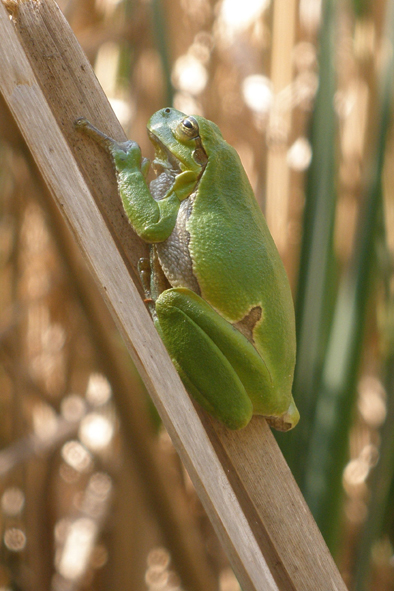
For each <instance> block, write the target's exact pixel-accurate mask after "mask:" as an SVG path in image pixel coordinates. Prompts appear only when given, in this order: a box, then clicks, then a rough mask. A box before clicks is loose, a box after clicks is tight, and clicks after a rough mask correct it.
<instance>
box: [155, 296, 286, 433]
mask: <svg viewBox="0 0 394 591" xmlns="http://www.w3.org/2000/svg"><path fill="white" fill-rule="evenodd" d="M155 310H156V320H155V325H156V328H157V330H158V332H159V333H160V335H161V338H162V339H163V341H164V344H165V345H166V348H167V350H168V352H169V354H170V356H171V358H172V361H173V362H174V364H175V366H176V368H177V370H178V372H179V374H180V376H181V378H182V380H183V382H184V384H185V387H186V389H187V390H188V391H189V393H190V394H191V395H192V396H193V397H194V398H195V399H196V400H197V401H198V402H199V403H200V404H201V405H202V406H203V407H204V408H205V409H206V410H207V411H208V412H209V413H210V414H212V415H213V416H215V417H217V418H218V419H219V420H221V421H222V422H223V423H224V424H225V425H226V426H227V427H229V428H230V429H240V428H242V427H244V426H246V425H247V424H248V422H249V421H250V419H251V417H252V415H253V414H262V415H265V416H272V415H277V416H280V415H283V414H284V413H285V412H286V410H287V409H286V408H283V409H281V408H275V407H273V406H272V400H273V398H275V397H273V396H272V390H273V385H272V380H271V376H270V373H269V371H268V369H267V367H266V365H265V363H264V361H263V359H262V358H261V357H260V355H259V354H258V352H257V351H256V349H255V348H254V347H253V345H252V344H251V343H250V342H249V341H248V340H247V339H246V338H245V337H244V335H242V334H241V333H240V332H239V331H238V330H237V329H236V328H234V327H233V326H232V325H231V324H230V323H229V322H227V321H226V320H225V319H224V318H222V317H221V316H220V315H219V314H218V313H217V312H216V311H215V310H214V309H213V308H212V307H211V306H210V305H209V304H208V303H207V302H205V301H204V300H203V299H202V298H201V297H200V296H198V295H197V294H195V293H194V292H192V291H190V290H188V289H186V288H174V289H169V290H167V291H165V292H163V293H162V294H161V295H160V296H159V297H158V299H157V301H156V305H155Z"/></svg>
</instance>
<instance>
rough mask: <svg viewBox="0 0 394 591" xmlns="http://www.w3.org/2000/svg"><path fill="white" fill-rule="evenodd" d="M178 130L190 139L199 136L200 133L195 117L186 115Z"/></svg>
mask: <svg viewBox="0 0 394 591" xmlns="http://www.w3.org/2000/svg"><path fill="white" fill-rule="evenodd" d="M178 131H179V132H180V133H181V134H182V135H183V136H186V137H187V138H188V139H191V140H192V139H194V138H196V137H198V136H199V134H200V130H199V128H198V123H197V121H196V120H195V119H194V117H185V119H182V121H181V122H180V124H179V125H178Z"/></svg>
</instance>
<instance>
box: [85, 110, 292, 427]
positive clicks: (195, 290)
mask: <svg viewBox="0 0 394 591" xmlns="http://www.w3.org/2000/svg"><path fill="white" fill-rule="evenodd" d="M76 127H77V128H78V129H80V130H82V131H85V132H86V133H88V134H89V135H90V136H91V137H93V138H94V139H95V140H96V141H98V142H99V143H101V145H102V146H104V147H105V148H106V149H107V150H108V151H109V152H110V154H111V156H112V159H113V162H114V165H115V169H116V173H117V182H118V188H119V193H120V197H121V199H122V202H123V206H124V209H125V212H126V214H127V216H128V218H129V220H130V223H131V225H132V226H133V228H134V230H135V231H136V232H137V234H138V235H139V236H140V237H141V238H142V240H144V241H146V242H148V243H149V244H150V245H151V248H150V250H151V255H150V260H145V259H142V260H141V261H140V276H141V279H142V282H143V285H144V289H145V293H146V300H147V302H149V308H150V311H151V315H152V317H153V321H154V323H155V326H156V328H157V330H158V332H159V334H160V336H161V338H162V340H163V342H164V344H165V346H166V348H167V350H168V353H169V354H170V357H171V359H172V361H173V363H174V365H175V367H176V369H177V371H178V372H179V375H180V377H181V379H182V380H183V383H184V385H185V387H186V389H187V390H188V392H189V393H190V394H191V395H192V396H193V397H194V398H195V400H197V402H199V403H200V404H201V405H202V406H203V408H205V409H206V410H207V411H208V413H210V414H211V415H213V416H214V417H216V418H218V419H219V420H220V421H222V422H223V423H224V424H225V425H226V426H227V427H228V428H230V429H240V428H242V427H245V426H246V425H247V424H248V423H249V421H250V419H251V417H252V416H253V415H254V414H258V415H263V416H265V417H266V418H267V421H268V422H269V423H270V424H271V425H272V426H274V427H275V428H277V429H280V430H282V431H286V430H288V429H291V428H292V427H294V426H295V425H296V424H297V422H298V420H299V413H298V410H297V408H296V406H295V403H294V400H293V397H292V393H291V388H292V382H293V373H294V364H295V326H294V324H295V323H294V308H293V302H292V297H291V292H290V286H289V282H288V279H287V276H286V272H285V269H284V266H283V263H282V261H281V258H280V256H279V253H278V251H277V249H276V247H275V244H274V241H273V239H272V237H271V234H270V232H269V230H268V227H267V224H266V221H265V219H264V217H263V214H262V212H261V210H260V208H259V206H258V204H257V201H256V199H255V196H254V193H253V190H252V188H251V186H250V183H249V181H248V178H247V176H246V173H245V171H244V169H243V167H242V164H241V161H240V159H239V156H238V154H237V152H236V151H235V150H234V149H233V148H232V147H231V146H230V145H229V144H227V143H226V142H225V140H224V139H223V136H222V134H221V132H220V130H219V128H218V127H217V126H216V125H215V124H214V123H212V122H211V121H208V120H207V119H204V118H203V117H201V116H198V115H194V116H188V115H185V114H184V113H181V112H180V111H177V110H175V109H172V108H165V109H161V110H160V111H158V112H157V113H155V114H154V115H153V116H152V117H151V119H150V121H149V123H148V134H149V138H150V139H151V141H152V142H153V145H154V148H155V158H154V160H153V167H154V168H155V169H156V173H157V177H156V178H155V179H154V180H153V181H151V182H150V184H148V182H147V174H148V170H149V166H150V163H149V161H148V160H146V159H145V158H141V151H140V148H139V146H138V145H137V144H136V143H135V142H133V141H127V142H124V143H118V142H116V141H115V140H113V139H111V138H109V137H108V136H106V135H104V134H103V133H102V132H100V131H99V130H97V129H96V128H95V127H93V126H92V125H91V124H90V123H89V122H88V121H87V120H86V119H84V118H80V119H78V120H77V121H76Z"/></svg>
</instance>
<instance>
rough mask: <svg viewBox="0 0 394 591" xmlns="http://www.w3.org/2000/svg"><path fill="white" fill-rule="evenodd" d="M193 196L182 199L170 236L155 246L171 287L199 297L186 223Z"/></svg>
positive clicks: (190, 210)
mask: <svg viewBox="0 0 394 591" xmlns="http://www.w3.org/2000/svg"><path fill="white" fill-rule="evenodd" d="M193 201H194V195H193V194H192V195H190V197H188V198H187V199H184V200H183V201H182V202H181V204H180V207H179V212H178V217H177V221H176V224H175V228H174V230H173V231H172V234H171V235H170V236H169V237H168V238H167V240H164V241H163V242H158V243H156V244H155V248H156V252H157V255H158V257H159V261H160V265H161V267H162V269H163V271H164V274H165V276H166V277H167V279H168V281H169V282H170V284H171V285H172V287H187V288H188V289H191V290H192V291H194V292H196V293H198V294H199V295H200V288H199V285H198V283H197V279H196V278H195V276H194V274H193V264H192V260H191V258H190V253H189V240H190V235H189V232H188V231H187V229H186V223H187V220H188V219H189V216H190V214H191V212H192V207H193Z"/></svg>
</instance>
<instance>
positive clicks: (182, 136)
mask: <svg viewBox="0 0 394 591" xmlns="http://www.w3.org/2000/svg"><path fill="white" fill-rule="evenodd" d="M206 124H210V122H209V121H207V120H206V119H204V118H203V117H199V116H197V115H196V116H192V115H185V113H181V111H177V110H176V109H171V108H169V107H167V108H166V109H161V110H160V111H157V112H156V113H155V114H154V115H152V117H151V118H150V120H149V122H148V135H149V138H150V140H151V141H152V143H153V145H154V147H155V159H154V161H153V164H154V165H156V166H159V167H161V168H163V169H164V170H167V171H168V172H170V171H171V172H172V173H173V174H175V175H176V174H177V173H179V172H183V171H185V170H188V171H193V172H195V173H196V174H197V175H199V174H200V173H201V172H202V170H203V169H204V168H205V166H206V164H207V161H208V153H207V151H206V150H205V148H204V140H203V132H204V131H205V128H206ZM212 125H213V124H212ZM215 127H216V126H215ZM219 133H220V132H219Z"/></svg>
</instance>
